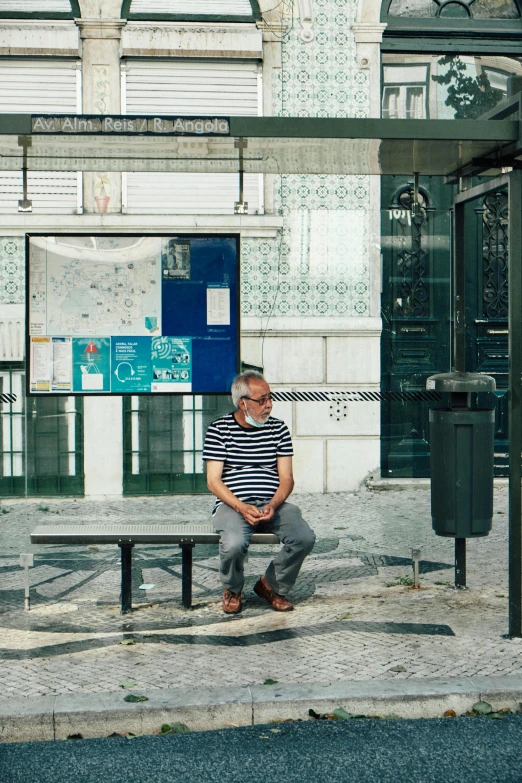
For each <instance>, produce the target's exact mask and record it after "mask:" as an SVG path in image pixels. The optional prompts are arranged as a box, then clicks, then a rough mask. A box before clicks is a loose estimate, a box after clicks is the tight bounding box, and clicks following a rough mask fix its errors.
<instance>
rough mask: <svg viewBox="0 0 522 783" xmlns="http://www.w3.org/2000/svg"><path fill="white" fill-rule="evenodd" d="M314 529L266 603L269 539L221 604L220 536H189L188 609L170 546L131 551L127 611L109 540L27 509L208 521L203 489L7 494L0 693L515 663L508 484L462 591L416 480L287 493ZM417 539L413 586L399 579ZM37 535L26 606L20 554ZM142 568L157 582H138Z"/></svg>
mask: <svg viewBox="0 0 522 783" xmlns="http://www.w3.org/2000/svg"><path fill="white" fill-rule="evenodd" d="M294 500H295V502H297V503H298V504H299V505H300V506H301V508H302V509H303V511H304V514H305V517H306V518H307V519H308V521H309V522H310V524H311V526H312V527H313V528H314V529H315V531H316V533H317V544H316V547H315V550H314V552H313V553H312V555H311V556H310V557H309V558H308V559H307V561H306V562H305V565H304V567H303V569H302V572H301V575H300V577H299V580H298V583H297V585H296V587H295V589H294V592H293V594H292V598H293V599H294V601H295V603H296V611H295V612H292V613H289V614H282V615H281V614H277V613H275V612H273V611H272V610H271V609H270V608H269V607H268V606H267V605H266V604H264V602H262V601H261V599H259V598H258V597H257V596H256V595H255V594H254V593H253V592H252V587H253V585H254V583H255V581H256V580H257V578H258V576H259V574H261V573H262V572H263V571H264V569H265V568H266V565H267V564H268V562H269V560H270V557H271V556H272V553H273V552H274V551H276V550H277V547H270V546H266V547H253V548H252V551H251V553H250V556H249V560H248V562H247V564H246V575H247V578H246V585H245V596H246V605H245V609H244V611H243V613H242V614H241V615H240V616H232V617H230V616H225V615H223V613H222V612H221V607H220V597H221V588H220V585H219V578H218V559H217V550H216V548H215V547H212V546H200V547H196V549H195V550H194V584H193V601H194V605H193V609H192V610H190V611H185V610H183V609H182V608H181V607H180V598H181V579H180V577H181V554H180V550H179V548H178V547H166V546H164V547H162V546H142V547H136V548H135V554H134V577H135V583H134V601H135V611H134V612H133V613H132V615H126V616H123V617H122V616H121V615H120V613H119V585H120V573H119V550H118V548H117V547H115V546H99V547H86V546H75V547H49V546H48V547H44V546H32V545H31V544H30V543H29V533H30V531H31V529H33V528H34V527H35V526H36V525H41V524H59V523H63V524H66V523H71V522H75V523H79V524H87V523H92V522H98V523H100V522H103V523H114V522H128V523H142V524H143V523H145V522H148V523H158V524H161V523H163V524H166V523H168V522H173V523H177V524H180V523H182V522H185V521H186V522H191V523H208V522H209V511H210V508H211V499H210V498H209V497H208V496H196V497H180V496H178V497H163V498H146V499H142V498H140V499H126V500H121V501H120V500H117V501H106V502H102V501H97V502H94V501H84V500H56V501H54V500H48V501H8V500H6V501H3V502H2V504H1V506H0V540H1V541H2V549H1V552H0V688H1V690H2V693H3V696H4V698H6V697H10V696H26V697H27V696H42V695H46V694H59V693H68V692H72V693H80V692H82V693H99V692H103V691H115V690H118V688H119V687H121V683H122V682H125V683H126V684H127V686H129V685H130V683H135V684H136V686H135V687H137V688H138V689H163V688H176V687H182V686H185V687H186V686H192V685H209V686H218V685H229V684H230V685H233V684H234V685H246V684H259V683H263V682H264V681H265V680H266V679H267V678H270V679H272V680H276V681H278V682H280V683H287V684H290V683H305V682H310V683H316V684H319V683H331V682H335V681H339V680H369V679H391V678H394V679H402V678H424V677H425V678H436V677H446V678H447V677H461V676H464V675H468V676H471V675H477V674H480V675H487V674H496V675H502V674H506V675H507V674H516V673H519V671H520V662H521V654H522V640H519V639H507V638H505V634H506V632H507V555H508V553H507V487H505V486H499V487H496V489H495V516H494V525H493V531H492V533H491V534H490V535H489V537H487V538H483V539H476V540H471V541H468V544H467V552H468V586H469V590H467V591H461V590H459V591H456V590H454V589H453V588H452V587H451V585H452V583H453V540H452V539H444V538H439V537H437V536H436V535H435V534H434V533H433V531H432V529H431V517H430V508H429V503H430V493H429V491H428V489H427V488H426V487H423V486H420V485H419V486H407V487H401V486H400V485H399V486H397V487H395V488H393V489H391V490H387V491H382V490H380V491H376V490H367V489H364V490H362V491H360V492H359V493H357V494H348V493H335V494H329V495H317V494H301V495H298V496H297V495H296V496H294ZM412 547H420V548H421V549H422V560H421V565H420V571H421V575H422V579H421V585H422V587H421V589H419V590H414V589H412V588H411V587H410V586H409V585H408V584H405V583H406V582H408V581H409V580H408V578H411V576H412V567H411V549H412ZM29 551H33V552H34V553H35V564H34V567H33V568H32V569H31V570H30V574H31V585H32V586H31V601H32V604H31V611H30V612H26V611H24V610H23V587H22V569H21V568H20V567H19V565H18V563H19V554H20V553H21V552H29ZM141 584H153V585H154V587H153V588H151V589H148V590H140V589H139V587H140V585H141Z"/></svg>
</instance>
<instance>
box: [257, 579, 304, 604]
mask: <svg viewBox="0 0 522 783" xmlns="http://www.w3.org/2000/svg"><path fill="white" fill-rule="evenodd" d="M254 593H256V594H257V595H259V596H260V597H261V598H264V599H265V601H268V603H269V604H270V606H271V607H272V609H274V610H275V611H276V612H291V611H292V609H293V608H294V605H293V604H291V603H290V601H289V600H288V598H285V597H284V595H279V593H276V592H275V591H274V590H272V588H271V587H269V585H268V584H267V583H266V582H265V580H264V577H263V576H262V577H261V579H259V580H258V581H257V582H256V583H255V585H254Z"/></svg>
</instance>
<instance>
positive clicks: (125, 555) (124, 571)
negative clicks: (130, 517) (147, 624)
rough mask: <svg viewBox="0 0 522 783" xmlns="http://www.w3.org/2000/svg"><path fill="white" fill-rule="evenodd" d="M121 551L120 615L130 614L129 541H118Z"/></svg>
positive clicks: (130, 550)
mask: <svg viewBox="0 0 522 783" xmlns="http://www.w3.org/2000/svg"><path fill="white" fill-rule="evenodd" d="M118 546H119V547H120V549H121V613H122V614H128V613H129V612H132V547H133V546H134V544H133V543H131V542H130V541H120V542H119V543H118Z"/></svg>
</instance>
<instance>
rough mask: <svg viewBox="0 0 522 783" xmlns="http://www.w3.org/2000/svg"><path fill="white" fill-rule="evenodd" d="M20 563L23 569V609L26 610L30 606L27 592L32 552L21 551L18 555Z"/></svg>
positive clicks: (32, 558)
mask: <svg viewBox="0 0 522 783" xmlns="http://www.w3.org/2000/svg"><path fill="white" fill-rule="evenodd" d="M20 565H21V567H22V568H23V569H24V609H25V611H26V612H28V611H29V609H30V608H31V597H30V594H29V569H30V568H32V567H33V565H34V555H33V553H32V552H22V554H21V555H20Z"/></svg>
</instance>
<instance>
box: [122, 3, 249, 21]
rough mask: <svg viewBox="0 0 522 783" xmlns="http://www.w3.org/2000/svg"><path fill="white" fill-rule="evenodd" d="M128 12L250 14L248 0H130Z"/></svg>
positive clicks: (205, 14)
mask: <svg viewBox="0 0 522 783" xmlns="http://www.w3.org/2000/svg"><path fill="white" fill-rule="evenodd" d="M129 14H130V15H131V16H132V14H175V15H176V16H185V15H186V16H194V15H195V14H198V15H201V16H207V15H212V16H247V17H250V16H252V6H251V5H250V0H132V2H131V4H130V9H129Z"/></svg>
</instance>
